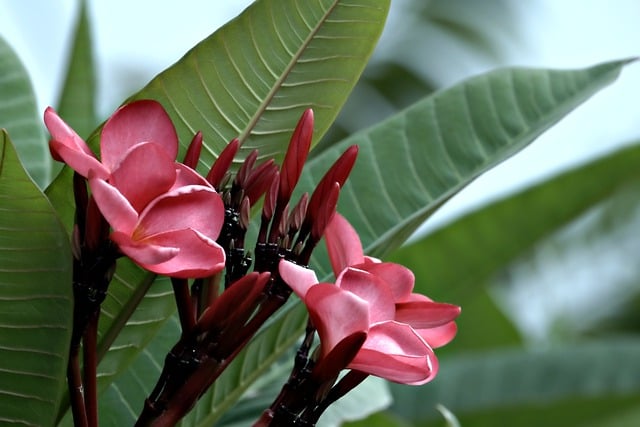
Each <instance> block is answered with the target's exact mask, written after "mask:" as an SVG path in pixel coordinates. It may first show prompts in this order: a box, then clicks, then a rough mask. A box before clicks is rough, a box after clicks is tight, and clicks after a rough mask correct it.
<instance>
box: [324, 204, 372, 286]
mask: <svg viewBox="0 0 640 427" xmlns="http://www.w3.org/2000/svg"><path fill="white" fill-rule="evenodd" d="M324 239H325V243H326V245H327V250H328V251H329V260H330V261H331V267H332V268H333V274H334V275H335V276H336V277H337V276H338V275H339V274H340V272H341V271H342V270H344V269H345V268H347V267H349V266H352V265H357V264H362V263H363V262H364V253H363V251H362V243H360V237H359V236H358V233H356V230H355V229H354V228H353V227H352V226H351V224H349V222H348V221H347V220H346V219H345V218H344V217H343V216H342V215H340V214H338V213H336V214H335V215H333V219H332V220H331V221H330V222H329V224H328V225H327V228H326V229H325V232H324Z"/></svg>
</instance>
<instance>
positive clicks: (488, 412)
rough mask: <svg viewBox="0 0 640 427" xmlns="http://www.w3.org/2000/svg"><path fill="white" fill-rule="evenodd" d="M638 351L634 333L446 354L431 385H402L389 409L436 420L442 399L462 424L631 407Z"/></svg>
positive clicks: (557, 421)
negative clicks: (544, 345)
mask: <svg viewBox="0 0 640 427" xmlns="http://www.w3.org/2000/svg"><path fill="white" fill-rule="evenodd" d="M639 357H640V341H638V339H637V338H635V337H634V338H620V339H609V340H601V341H594V342H582V343H579V342H577V343H565V345H563V346H561V347H557V348H551V349H547V350H543V349H531V350H519V349H512V350H502V351H491V352H485V353H479V354H468V355H464V356H455V357H450V358H449V359H448V360H447V361H446V363H443V364H442V365H441V370H440V373H439V374H438V377H437V378H436V380H434V381H433V382H432V383H431V385H430V386H429V387H418V388H413V389H406V388H405V389H403V391H402V393H401V394H399V395H398V398H397V399H396V401H395V402H396V403H395V412H396V413H397V414H401V415H402V417H404V418H405V419H408V420H412V421H414V422H419V421H421V420H428V419H431V420H435V419H437V418H438V413H437V411H436V410H435V405H436V404H438V403H440V404H443V405H445V406H446V407H447V408H449V409H450V410H451V411H453V412H454V413H455V414H456V416H457V417H458V418H459V419H460V421H461V424H462V425H465V426H466V425H469V426H489V425H518V426H520V425H523V426H530V425H531V426H533V425H542V424H550V425H583V424H582V423H584V422H585V421H594V420H597V419H598V417H603V416H605V415H607V416H611V414H612V413H613V412H618V411H620V410H621V409H628V408H629V407H630V406H633V405H635V406H636V407H637V402H638V397H639V396H640V370H639V367H638V363H637V361H638V358H639ZM529 417H530V418H531V419H530V420H529V421H527V418H529ZM535 422H537V423H538V424H535ZM420 425H422V424H420ZM425 425H426V424H425ZM430 425H440V423H436V422H433V423H432V424H430Z"/></svg>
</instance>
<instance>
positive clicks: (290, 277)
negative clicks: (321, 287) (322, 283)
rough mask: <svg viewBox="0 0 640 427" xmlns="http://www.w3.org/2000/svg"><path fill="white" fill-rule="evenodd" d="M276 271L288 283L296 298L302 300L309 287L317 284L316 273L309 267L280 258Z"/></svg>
mask: <svg viewBox="0 0 640 427" xmlns="http://www.w3.org/2000/svg"><path fill="white" fill-rule="evenodd" d="M278 272H279V273H280V277H281V278H282V280H284V282H285V283H286V284H287V285H289V287H290V288H291V289H292V290H293V292H295V293H296V295H298V298H300V299H301V300H304V298H305V295H306V294H307V292H308V291H309V289H310V288H311V287H312V286H314V285H317V284H318V279H317V278H316V273H314V272H313V270H311V269H309V268H305V267H302V266H300V265H297V264H294V263H292V262H289V261H285V260H281V261H280V264H278Z"/></svg>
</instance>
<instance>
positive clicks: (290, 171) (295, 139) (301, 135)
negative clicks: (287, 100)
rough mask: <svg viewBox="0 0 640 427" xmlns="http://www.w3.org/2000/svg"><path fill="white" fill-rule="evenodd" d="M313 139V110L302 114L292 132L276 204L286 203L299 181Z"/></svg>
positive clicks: (283, 163) (281, 172) (281, 173)
mask: <svg viewBox="0 0 640 427" xmlns="http://www.w3.org/2000/svg"><path fill="white" fill-rule="evenodd" d="M312 139H313V110H311V109H309V110H306V111H305V112H304V113H302V117H300V120H299V121H298V125H297V126H296V129H295V130H294V131H293V135H292V136H291V141H290V142H289V148H288V149H287V153H286V154H285V157H284V160H283V162H282V168H281V171H280V189H279V191H278V203H283V204H284V203H286V202H288V201H289V198H290V197H291V193H293V189H294V188H295V186H296V184H297V183H298V179H300V174H301V173H302V167H303V166H304V163H305V162H306V160H307V155H308V154H309V149H310V148H311V140H312Z"/></svg>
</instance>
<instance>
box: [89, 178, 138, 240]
mask: <svg viewBox="0 0 640 427" xmlns="http://www.w3.org/2000/svg"><path fill="white" fill-rule="evenodd" d="M89 186H90V187H91V192H92V194H93V198H94V199H95V200H96V204H97V205H98V208H99V209H100V212H102V215H103V216H104V217H105V219H106V220H107V222H108V223H109V224H110V225H111V227H112V228H113V229H114V230H115V231H120V232H122V233H124V234H127V235H131V234H132V233H133V231H134V230H135V228H136V226H137V223H138V213H137V212H136V210H135V209H134V208H133V206H131V204H130V203H129V201H128V200H127V199H126V198H125V197H124V196H123V195H122V193H120V192H119V191H118V190H117V189H116V188H115V187H114V186H112V185H110V184H108V183H107V182H106V181H104V180H102V179H97V178H93V177H89Z"/></svg>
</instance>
